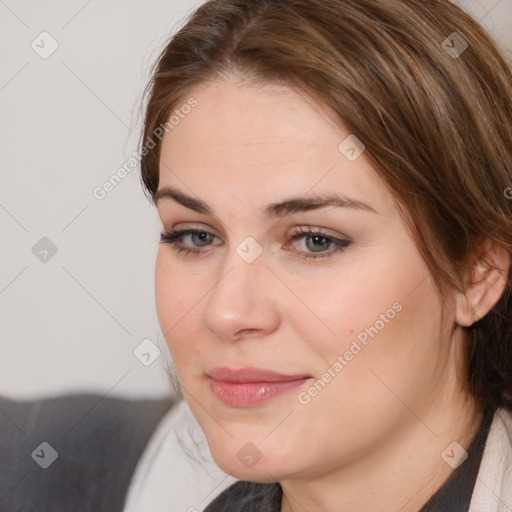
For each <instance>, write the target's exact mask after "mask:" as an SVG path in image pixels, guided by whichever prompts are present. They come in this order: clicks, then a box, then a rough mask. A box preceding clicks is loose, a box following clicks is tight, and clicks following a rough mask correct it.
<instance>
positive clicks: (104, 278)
mask: <svg viewBox="0 0 512 512" xmlns="http://www.w3.org/2000/svg"><path fill="white" fill-rule="evenodd" d="M200 3H202V2H201V1H200V0H194V1H192V0H188V1H186V0H150V1H142V0H139V1H135V0H131V1H127V0H123V1H121V0H103V1H100V0H89V1H87V0H65V1H64V0H59V1H57V0H53V1H36V0H31V1H29V0H0V62H1V65H0V112H1V116H0V183H1V187H0V234H1V253H0V254H1V260H0V393H1V394H4V395H7V396H10V397H14V398H33V397H41V396H47V395H57V394H63V393H69V392H72V391H94V392H100V393H102V394H106V393H108V394H109V395H117V396H134V397H135V396H136V397H141V396H157V395H164V394H167V393H169V392H170V385H169V382H168V380H167V377H166V374H165V371H164V367H165V358H166V354H167V353H166V348H165V344H164V340H163V336H162V333H161V331H160V328H159V326H158V321H157V317H156V313H155V304H154V275H153V272H154V262H155V257H156V249H157V246H158V238H159V229H160V223H159V221H158V217H157V215H156V211H155V210H154V208H153V207H152V206H151V204H150V203H149V202H148V201H147V199H146V198H145V196H144V195H143V193H142V189H141V186H140V181H139V169H138V167H135V168H132V170H131V172H130V173H129V174H128V176H127V177H126V178H124V180H123V181H122V182H121V183H120V184H119V185H117V186H116V187H115V188H114V189H113V190H112V191H111V192H109V193H108V194H107V195H106V197H105V198H104V199H103V200H98V199H96V198H95V197H94V196H93V190H94V189H95V187H99V186H101V185H102V184H103V183H104V182H105V181H107V180H108V179H109V177H110V176H111V175H112V174H114V173H115V172H116V170H117V169H119V168H120V167H122V166H123V164H124V163H125V162H126V161H127V160H128V158H129V157H130V156H131V155H132V154H133V152H134V151H136V148H137V146H136V144H137V140H138V136H139V130H140V126H141V122H142V119H141V116H140V115H139V104H140V99H141V94H142V91H143V87H144V85H145V83H146V81H147V78H148V70H149V65H150V64H151V63H152V62H153V60H154V59H155V58H156V56H157V55H158V53H159V52H160V50H161V49H162V48H163V46H164V43H165V41H166V40H167V39H168V38H169V36H170V35H171V33H172V32H173V31H174V30H175V29H176V28H177V27H179V26H181V24H182V23H183V22H184V20H185V18H186V16H187V15H188V14H189V13H191V12H192V11H193V10H194V8H195V7H196V6H197V5H199V4H200ZM457 3H459V4H460V5H462V6H464V8H466V9H468V10H469V11H470V12H471V13H472V14H473V15H474V17H475V18H476V19H478V20H479V21H480V22H481V23H482V24H483V25H484V26H485V27H486V28H488V29H489V30H490V31H491V33H492V34H493V35H494V36H495V37H496V38H497V39H498V40H499V41H500V43H501V44H502V45H503V46H505V47H507V48H508V49H512V0H466V1H461V2H457ZM42 32H48V33H49V34H50V35H51V38H53V39H54V40H55V41H56V42H57V44H58V48H57V49H56V51H55V52H54V53H52V54H51V55H50V56H49V57H47V58H42V57H41V56H40V53H42V54H43V55H44V52H48V51H49V50H50V49H51V44H54V43H53V42H52V40H51V39H50V38H49V36H44V35H43V36H41V35H40V34H41V33H42ZM32 44H34V46H35V47H36V48H37V49H38V50H37V51H39V52H40V53H36V51H35V50H34V49H33V48H32V47H31V45H32ZM508 55H509V56H512V51H510V52H509V53H508ZM43 237H47V238H48V239H49V240H51V242H52V243H53V244H54V245H55V246H56V248H57V252H56V254H55V255H54V256H53V257H50V256H51V253H48V256H47V261H46V262H42V261H40V259H38V257H36V255H35V254H34V253H33V250H32V249H33V247H34V246H35V245H36V244H37V243H38V242H39V241H40V240H41V238H43ZM36 247H38V246H36ZM43 249H44V248H40V249H39V250H43ZM36 252H38V251H36ZM39 254H40V257H43V254H44V253H39ZM146 338H149V339H150V340H152V342H153V343H155V345H156V346H159V347H160V348H161V349H162V355H161V357H159V358H157V359H156V360H155V361H154V362H153V363H152V364H151V365H150V366H145V365H143V364H142V363H141V362H140V361H139V360H138V359H137V358H136V357H135V356H134V353H133V351H134V349H135V348H136V347H137V346H138V345H139V344H140V343H141V342H142V340H144V339H146ZM146 343H147V342H146ZM146 359H147V357H146Z"/></svg>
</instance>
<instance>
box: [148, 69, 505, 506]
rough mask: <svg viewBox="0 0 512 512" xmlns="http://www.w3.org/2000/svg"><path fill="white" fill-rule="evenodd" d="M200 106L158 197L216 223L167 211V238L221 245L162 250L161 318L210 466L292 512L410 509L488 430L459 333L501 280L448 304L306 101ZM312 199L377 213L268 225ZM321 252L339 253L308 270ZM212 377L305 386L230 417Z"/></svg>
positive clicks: (176, 143)
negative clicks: (248, 255)
mask: <svg viewBox="0 0 512 512" xmlns="http://www.w3.org/2000/svg"><path fill="white" fill-rule="evenodd" d="M190 96H193V97H194V98H196V99H197V102H198V105H197V106H196V107H195V108H194V109H193V110H192V111H191V112H190V113H189V114H188V115H187V116H186V117H185V118H184V119H183V120H182V121H181V122H180V124H179V125H177V126H176V127H175V128H174V129H173V130H172V131H170V132H169V133H168V134H166V135H165V137H164V139H163V145H162V151H161V161H160V164H161V165H160V182H159V190H162V189H163V188H165V187H174V188H177V189H179V190H180V191H181V192H182V193H184V194H187V195H189V196H192V197H194V198H196V199H198V198H200V199H201V200H202V201H204V202H206V203H207V204H208V205H209V207H210V208H211V210H213V212H214V215H211V214H207V213H197V212H194V211H193V210H191V209H189V208H186V207H185V206H183V205H181V204H178V202H176V201H174V200H173V199H170V198H164V199H161V200H160V201H158V203H157V209H158V214H159V217H160V220H161V222H162V227H163V229H164V230H170V229H173V228H175V229H190V228H198V229H201V230H204V231H206V232H207V233H211V234H212V235H213V236H210V237H209V238H207V240H206V242H204V241H203V242H201V239H198V238H197V237H194V236H191V235H186V236H185V237H184V238H183V239H182V241H181V243H182V245H183V246H184V247H186V248H191V249H194V248H195V249H197V248H199V250H200V251H203V252H201V253H200V254H199V255H194V254H189V255H186V254H185V252H184V251H182V252H180V253H178V252H177V250H176V249H175V247H174V246H173V245H172V244H169V243H161V244H160V247H159V252H158V256H157V262H156V273H155V286H156V306H157V315H158V319H159V322H160V326H161V329H162V332H163V333H164V335H165V337H166V341H167V344H168V347H169V350H170V353H171V356H172V358H173V361H174V364H175V367H176V372H177V375H178V378H179V381H180V383H181V386H182V390H183V393H184V397H185V399H186V400H187V402H188V404H189V406H190V408H191V410H192V413H193V414H194V416H195V418H196V419H197V421H198V422H199V424H200V426H201V428H202V429H203V431H204V433H205V435H206V438H207V440H208V444H209V446H210V450H211V453H212V455H213V457H214V459H215V461H216V462H217V464H218V465H219V466H220V467H221V468H222V469H223V470H224V471H225V472H227V473H230V474H232V475H233V476H235V477H237V478H240V479H245V480H252V481H258V482H272V481H279V482H280V483H281V486H282V488H283V492H284V496H283V502H282V509H281V510H282V511H291V510H308V511H310V512H315V511H323V512H326V511H327V512H329V511H332V512H340V511H342V512H343V511H351V512H358V511H363V510H364V511H367V510H373V511H384V510H385V511H387V512H389V511H390V510H396V511H398V510H400V511H401V512H408V511H411V512H412V511H417V510H418V509H419V508H421V506H422V505H423V504H424V503H425V502H426V501H427V500H428V499H429V497H430V496H431V495H432V494H433V493H434V492H435V491H436V490H437V489H438V488H439V487H440V486H441V484H442V483H443V482H444V481H445V480H446V479H447V478H448V476H449V475H450V474H451V472H452V471H453V469H452V467H450V466H449V465H448V464H447V463H446V462H445V461H444V460H443V459H442V458H441V454H442V452H443V451H444V450H445V449H446V448H447V447H448V445H450V444H451V443H452V442H453V441H457V442H458V443H459V444H460V445H461V446H462V447H464V448H466V449H467V448H468V446H469V442H470V440H471V439H472V438H473V436H474V435H475V433H476V431H477V429H478V426H479V423H480V421H481V418H482V411H480V410H478V409H477V408H476V406H475V404H474V402H473V400H472V398H471V397H470V396H469V395H468V394H467V393H466V392H465V391H464V389H463V386H462V384H461V383H460V381H459V380H458V379H457V369H460V368H461V366H462V359H461V357H462V351H461V347H462V346H463V338H462V335H463V334H462V332H461V329H460V328H457V329H454V330H453V329H452V325H453V323H454V322H455V323H457V324H459V325H464V324H467V325H469V324H470V323H471V322H472V321H473V320H472V319H471V318H470V317H471V315H470V311H471V308H473V309H474V308H478V309H477V315H478V316H479V317H481V316H483V315H484V314H485V313H486V312H487V311H488V309H489V308H490V307H492V305H493V304H494V303H495V302H496V301H497V300H498V298H499V296H500V295H501V292H502V290H503V286H504V281H505V278H504V277H503V276H501V274H499V273H493V270H487V269H486V268H484V267H480V272H479V273H477V274H472V279H473V280H472V281H471V283H470V284H471V287H470V288H469V289H468V294H466V295H460V294H456V293H454V294H453V297H452V300H451V301H450V304H448V306H446V307H444V306H443V305H442V303H441V301H440V299H439V297H438V295H437V294H436V292H435V287H434V283H433V280H432V278H431V276H430V275H429V272H428V270H427V266H426V263H425V262H424V260H423V259H422V257H421V255H420V253H419V251H418V249H417V248H416V246H415V244H414V242H413V240H412V237H411V235H410V233H409V232H408V230H407V228H406V226H405V224H404V222H403V220H402V218H401V217H400V215H399V212H398V209H397V206H396V203H395V201H394V199H393V197H392V195H391V193H390V192H389V190H388V189H387V188H386V186H385V185H384V183H383V182H382V181H381V180H380V178H379V177H378V175H377V173H376V172H375V170H374V169H373V168H372V166H371V165H370V163H369V162H368V161H367V159H366V157H365V153H364V152H363V154H362V155H361V156H360V157H359V158H357V159H356V160H355V161H349V160H348V159H347V158H346V157H345V156H344V155H343V154H342V153H341V152H340V151H339V150H338V146H339V144H340V142H342V141H343V140H344V139H345V138H346V137H347V136H348V135H349V132H348V131H347V130H346V128H344V127H343V125H342V124H340V123H339V121H338V122H335V121H334V116H333V114H332V113H331V112H329V110H328V109H327V108H325V107H322V106H320V105H318V104H316V103H314V102H313V101H312V100H311V99H310V98H306V97H305V96H304V95H300V94H298V93H297V92H295V91H293V90H292V89H290V88H288V87H285V86H278V85H268V84H266V85H255V84H248V83H243V82H241V81H240V80H238V79H237V78H236V77H233V76H225V77H223V78H219V79H216V80H215V81H213V82H211V83H208V84H203V85H201V86H200V87H196V88H195V89H193V90H192V91H191V92H190ZM186 99H187V98H185V100H184V102H185V101H186ZM312 192H336V193H338V194H341V193H343V194H345V195H347V196H349V197H351V198H354V199H357V200H359V201H362V202H364V203H366V204H367V205H370V206H371V207H372V208H373V209H375V210H376V211H375V212H372V211H367V210H364V209H355V208H347V207H327V208H321V209H317V210H310V211H304V212H299V213H294V214H290V215H287V216H284V217H282V218H279V219H277V218H273V219H265V218H264V217H263V216H262V215H261V214H260V210H261V209H263V208H264V207H266V206H267V205H268V204H270V203H274V202H279V201H282V200H284V199H287V198H289V197H291V196H303V195H305V194H306V193H312ZM297 227H310V228H313V229H314V230H315V229H316V230H319V229H320V230H321V231H322V232H323V233H325V234H326V235H328V236H332V237H335V238H339V239H345V238H346V237H350V239H351V241H352V243H351V244H350V245H349V246H348V247H346V248H345V249H344V250H343V251H340V252H333V250H334V247H333V246H332V245H329V244H328V243H327V244H320V247H318V248H316V249H315V245H314V244H313V242H312V237H309V238H308V237H307V236H303V237H302V238H299V239H296V240H292V238H291V236H293V235H294V234H295V232H296V228H297ZM247 236H252V237H253V238H254V239H256V240H257V241H258V243H259V244H260V246H261V248H262V250H263V252H262V254H261V255H260V256H259V257H258V258H257V259H256V260H255V261H254V262H252V263H247V262H246V261H245V260H244V259H242V258H241V257H240V256H239V254H237V252H236V250H235V249H236V247H237V245H238V244H240V243H241V242H242V241H243V240H244V239H245V238H246V237H247ZM315 251H318V252H315ZM318 253H322V254H329V253H330V254H331V255H330V256H328V257H323V258H319V259H318V260H312V259H305V258H304V256H306V255H309V256H311V255H315V254H318ZM499 256H500V257H501V262H502V263H503V264H506V262H505V256H504V255H503V254H500V255H499ZM507 268H508V267H507ZM489 282H491V283H492V287H491V286H488V285H487V284H486V283H489ZM491 288H492V290H491ZM471 294H473V295H471ZM468 297H469V299H470V300H468ZM473 299H474V301H473V302H471V300H473ZM397 302H398V303H399V304H400V305H401V307H402V308H401V310H400V312H397V313H396V315H395V316H394V318H393V319H392V320H389V321H388V322H387V323H385V326H384V327H383V328H382V329H380V330H379V332H378V334H377V335H375V336H374V337H373V338H369V340H368V343H367V345H366V346H364V345H362V347H363V348H362V350H361V351H360V352H358V353H357V355H355V356H354V357H353V359H352V360H351V361H349V362H348V364H347V365H346V366H344V368H343V370H342V371H340V372H339V373H336V376H335V377H333V378H332V379H331V381H330V382H329V383H328V384H327V385H326V386H325V387H324V388H323V389H322V390H321V392H319V393H318V394H317V395H316V396H314V397H312V398H311V400H310V402H309V403H308V404H302V403H300V402H299V400H298V394H299V393H300V392H301V391H307V390H308V389H309V388H310V386H311V385H312V384H314V382H315V381H316V380H317V379H320V378H321V377H322V375H323V374H324V373H325V372H326V371H327V369H328V368H329V367H332V365H333V363H334V362H335V361H336V360H337V357H338V355H343V354H344V353H345V352H346V351H347V350H348V349H349V347H350V344H351V342H352V341H353V340H354V339H355V337H356V336H357V335H358V334H359V333H361V332H362V331H364V329H365V328H366V327H369V326H373V325H374V324H375V323H376V321H377V320H379V319H380V318H382V317H381V316H380V315H382V314H385V312H386V311H387V310H389V309H390V308H391V307H392V305H393V304H394V303H397ZM443 309H444V314H445V318H444V319H442V317H441V312H442V311H443ZM360 345H361V344H360ZM214 366H230V367H233V368H240V367H247V366H252V367H258V368H265V369H270V370H273V371H276V372H280V373H285V374H303V373H305V374H308V375H310V376H311V379H309V381H307V382H306V383H305V384H304V385H302V386H301V387H299V388H296V389H295V390H293V391H291V392H289V393H287V394H284V395H281V396H280V397H277V398H275V399H274V400H272V401H270V402H267V403H265V404H261V405H258V406H256V407H248V408H247V407H246V408H240V407H231V406H227V405H225V404H223V403H222V402H220V401H219V400H218V399H217V398H216V397H215V395H214V394H213V393H212V391H211V389H210V385H209V379H208V376H207V375H206V373H205V372H206V371H207V370H209V369H211V368H212V367H214ZM247 442H251V443H253V444H254V445H255V446H256V447H257V450H258V452H259V453H260V454H261V458H260V460H259V461H258V462H257V463H256V464H254V465H253V466H252V467H250V468H249V467H246V466H245V465H244V464H243V463H242V462H241V460H239V458H238V457H237V452H238V451H239V450H240V448H241V447H242V446H244V445H245V444H246V443H247ZM292 507H293V509H292ZM301 507H302V508H301Z"/></svg>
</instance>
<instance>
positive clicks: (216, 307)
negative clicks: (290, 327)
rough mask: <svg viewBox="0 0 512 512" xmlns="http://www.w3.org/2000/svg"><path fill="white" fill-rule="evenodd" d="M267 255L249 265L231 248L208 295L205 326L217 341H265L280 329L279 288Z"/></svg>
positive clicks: (204, 318)
mask: <svg viewBox="0 0 512 512" xmlns="http://www.w3.org/2000/svg"><path fill="white" fill-rule="evenodd" d="M278 285H279V281H278V280H277V279H276V277H275V276H274V274H273V273H272V272H271V271H270V270H269V269H268V268H267V267H266V260H265V257H264V253H263V254H261V255H260V256H259V257H258V258H257V259H256V260H255V261H253V262H252V263H248V262H247V261H245V260H244V259H243V258H242V257H241V256H239V254H238V253H237V252H236V251H235V248H231V249H230V251H229V254H228V255H227V256H226V258H225V260H224V264H223V265H222V267H221V271H220V272H219V275H218V277H216V283H215V284H214V286H213V288H212V290H211V291H210V293H209V294H208V299H207V302H206V306H205V308H204V310H203V323H204V325H205V327H206V328H207V329H208V330H210V331H211V332H213V333H214V334H215V335H216V336H217V338H219V339H221V340H224V341H237V340H240V339H242V338H245V337H251V338H252V337H264V336H266V335H268V334H270V333H272V332H273V331H275V330H276V329H277V328H278V327H279V323H280V315H279V312H278V307H277V304H276V302H275V301H276V297H277V295H278V294H277V293H276V290H275V287H276V286H278Z"/></svg>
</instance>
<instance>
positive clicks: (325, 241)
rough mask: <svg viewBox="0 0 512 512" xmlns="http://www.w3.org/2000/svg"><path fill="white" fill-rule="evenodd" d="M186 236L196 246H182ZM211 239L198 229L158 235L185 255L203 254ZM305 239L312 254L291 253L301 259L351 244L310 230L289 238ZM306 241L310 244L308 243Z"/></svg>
mask: <svg viewBox="0 0 512 512" xmlns="http://www.w3.org/2000/svg"><path fill="white" fill-rule="evenodd" d="M186 236H190V237H192V238H191V240H192V239H194V244H196V243H197V245H198V246H197V245H196V246H195V247H194V246H193V247H188V246H186V245H184V244H183V239H184V238H185V237H186ZM212 238H216V237H215V235H213V234H212V233H209V232H208V231H202V230H198V229H187V230H180V231H165V232H163V233H161V235H160V241H161V243H166V244H170V245H173V249H174V250H175V251H176V252H177V253H178V254H179V253H181V252H182V251H185V254H196V255H198V254H200V253H202V252H204V251H203V250H201V249H200V247H206V246H208V245H212V244H209V243H208V242H209V241H211V239H212ZM301 238H303V239H305V245H306V248H307V249H308V250H311V251H312V253H313V254H308V253H306V254H304V252H303V251H295V250H294V251H293V252H295V253H298V254H300V255H301V257H303V258H304V259H316V258H325V257H329V256H331V255H333V254H335V253H337V252H340V251H343V250H345V249H346V248H347V247H348V246H349V245H350V244H351V243H352V242H351V241H350V240H346V239H339V238H335V237H332V236H330V235H326V234H324V233H321V232H316V231H311V230H304V229H302V230H301V231H300V232H299V233H296V234H294V235H293V236H291V239H292V240H293V241H295V240H299V239H301ZM308 241H309V242H310V243H308ZM213 245H220V244H213ZM332 247H334V248H333V250H331V251H329V252H325V251H322V249H329V248H332ZM317 249H320V251H321V252H319V251H318V250H317Z"/></svg>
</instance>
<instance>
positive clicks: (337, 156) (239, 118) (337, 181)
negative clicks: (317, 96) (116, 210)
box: [159, 79, 392, 210]
mask: <svg viewBox="0 0 512 512" xmlns="http://www.w3.org/2000/svg"><path fill="white" fill-rule="evenodd" d="M190 98H194V99H195V101H196V102H197V105H196V106H195V107H194V108H193V109H191V110H190V111H189V113H188V114H186V115H184V114H182V116H181V118H180V121H179V123H178V124H176V125H175V126H174V127H173V129H172V130H170V131H169V133H166V134H165V136H164V138H163V142H162V148H161V157H160V180H159V188H162V187H165V186H173V187H180V188H181V189H182V190H183V187H184V186H185V190H186V188H189V189H191V190H189V191H188V192H191V191H192V192H193V193H195V194H197V195H199V196H201V197H211V196H212V190H215V191H216V194H215V196H216V197H218V198H219V200H220V199H222V198H224V199H227V198H228V196H229V195H230V196H231V198H233V196H234V195H236V196H237V197H245V198H246V199H251V200H257V201H258V202H259V203H260V204H261V203H262V202H265V203H268V202H270V200H271V199H274V198H275V199H276V200H277V199H278V198H279V197H282V194H283V192H284V191H286V192H287V194H286V195H298V194H305V193H306V192H308V191H312V192H326V191H329V192H333V191H337V192H340V193H344V194H346V195H353V196H354V195H355V196H358V197H360V198H361V197H364V198H366V199H367V200H368V199H371V202H372V203H373V204H375V205H378V207H380V209H381V210H382V209H384V210H387V209H389V208H391V207H392V205H391V201H392V198H391V197H390V195H389V193H388V192H387V191H386V190H385V187H384V184H383V183H382V181H381V180H380V178H379V177H378V175H377V174H376V172H375V171H374V169H373V168H372V166H371V165H370V163H369V162H368V161H367V159H366V158H365V155H364V152H363V153H362V155H361V156H360V157H358V158H357V159H355V160H353V161H351V160H350V159H348V158H347V156H346V155H345V154H344V153H343V152H342V151H340V144H341V143H343V142H344V141H345V140H347V137H349V136H351V134H350V132H349V131H348V130H347V129H346V128H345V127H344V126H343V125H342V124H341V123H340V122H339V121H335V116H334V115H333V113H332V112H330V111H329V110H328V109H327V108H326V107H322V106H320V105H319V104H318V103H315V102H314V101H313V100H312V99H311V98H310V97H308V96H305V95H302V94H301V93H299V92H297V91H295V90H293V89H291V88H289V87H286V86H280V85H269V84H264V85H261V84H259V85H255V84H250V85H249V84H240V83H238V82H236V81H234V80H229V79H222V80H216V81H213V82H210V83H208V84H206V85H205V84H203V85H201V86H198V87H196V88H194V89H193V90H191V91H190V94H189V95H187V96H186V97H185V98H184V100H183V104H185V103H186V102H187V101H188V100H189V99H190ZM176 109H178V110H179V109H180V105H179V104H177V105H176V106H175V110H174V111H176ZM187 110H188V109H187ZM348 140H351V139H350V138H349V139H348ZM356 149H357V148H356ZM212 187H213V189H212ZM277 192H279V194H278V195H277Z"/></svg>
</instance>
